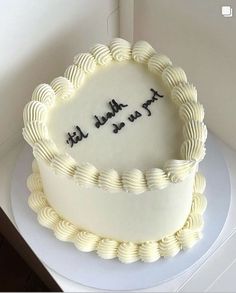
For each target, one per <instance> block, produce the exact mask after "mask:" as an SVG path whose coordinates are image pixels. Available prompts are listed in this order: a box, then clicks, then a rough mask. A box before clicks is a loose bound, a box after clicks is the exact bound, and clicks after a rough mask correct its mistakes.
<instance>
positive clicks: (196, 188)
mask: <svg viewBox="0 0 236 293" xmlns="http://www.w3.org/2000/svg"><path fill="white" fill-rule="evenodd" d="M205 188H206V179H205V177H204V176H203V175H202V174H201V173H199V172H197V173H196V176H195V180H194V185H193V192H194V193H203V192H204V191H205Z"/></svg>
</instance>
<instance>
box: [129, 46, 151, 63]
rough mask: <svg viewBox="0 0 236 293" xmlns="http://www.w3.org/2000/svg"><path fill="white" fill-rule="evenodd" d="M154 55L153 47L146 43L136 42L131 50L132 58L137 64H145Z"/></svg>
mask: <svg viewBox="0 0 236 293" xmlns="http://www.w3.org/2000/svg"><path fill="white" fill-rule="evenodd" d="M154 53H155V50H154V49H153V47H152V46H151V45H150V44H149V43H148V42H146V41H138V42H137V43H135V44H134V46H133V49H132V58H133V59H134V60H135V61H136V62H138V63H147V62H148V59H149V58H150V57H151V56H152V55H153V54H154Z"/></svg>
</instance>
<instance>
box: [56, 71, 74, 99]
mask: <svg viewBox="0 0 236 293" xmlns="http://www.w3.org/2000/svg"><path fill="white" fill-rule="evenodd" d="M51 86H52V88H53V90H54V91H55V93H56V98H59V99H63V100H67V99H69V98H71V95H72V94H73V92H74V86H73V84H72V83H71V82H70V81H69V80H68V79H67V78H65V77H62V76H60V77H57V78H55V79H54V80H53V81H52V82H51Z"/></svg>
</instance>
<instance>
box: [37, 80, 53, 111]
mask: <svg viewBox="0 0 236 293" xmlns="http://www.w3.org/2000/svg"><path fill="white" fill-rule="evenodd" d="M32 100H33V101H39V102H41V103H43V104H45V105H46V106H52V105H53V104H54V102H55V92H54V90H53V89H52V87H51V86H50V85H48V84H46V83H43V84H40V85H38V86H37V87H36V88H35V90H34V92H33V94H32Z"/></svg>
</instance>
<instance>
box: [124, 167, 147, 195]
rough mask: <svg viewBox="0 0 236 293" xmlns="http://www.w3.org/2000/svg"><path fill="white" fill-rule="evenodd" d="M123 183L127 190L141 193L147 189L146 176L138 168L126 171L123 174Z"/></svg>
mask: <svg viewBox="0 0 236 293" xmlns="http://www.w3.org/2000/svg"><path fill="white" fill-rule="evenodd" d="M122 183H123V187H124V189H125V190H126V191H127V192H132V193H134V194H139V193H142V192H144V191H145V190H146V180H145V176H144V174H143V172H141V171H140V170H138V169H133V170H131V171H127V172H124V173H123V175H122Z"/></svg>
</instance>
